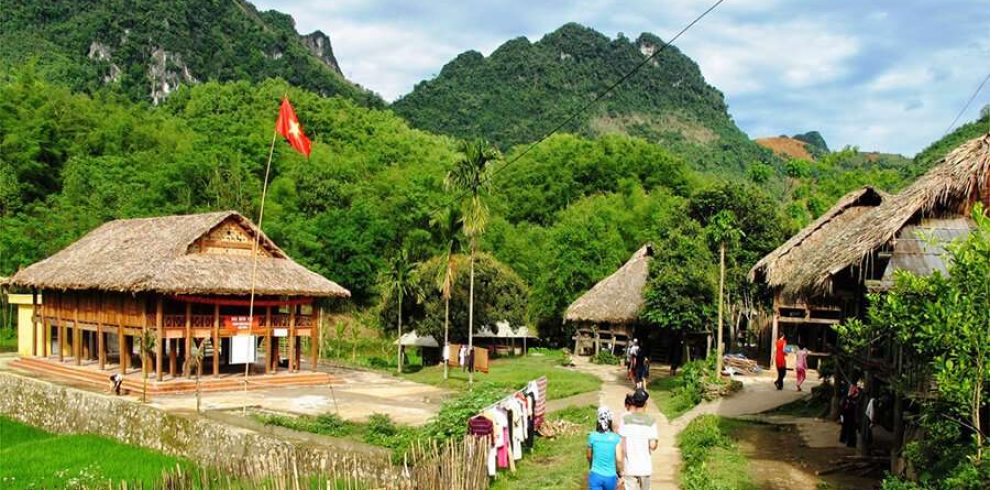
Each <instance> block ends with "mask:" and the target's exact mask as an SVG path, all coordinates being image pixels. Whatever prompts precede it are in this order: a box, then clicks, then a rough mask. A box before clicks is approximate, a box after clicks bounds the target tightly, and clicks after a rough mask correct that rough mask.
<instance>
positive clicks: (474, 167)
mask: <svg viewBox="0 0 990 490" xmlns="http://www.w3.org/2000/svg"><path fill="white" fill-rule="evenodd" d="M501 158H502V155H501V153H500V152H499V151H498V149H497V148H495V147H494V146H492V145H491V144H490V143H488V142H487V141H484V140H480V139H477V140H473V141H465V142H463V143H462V144H461V147H460V153H459V155H458V156H457V160H456V161H455V162H454V168H452V169H450V172H448V173H447V177H446V179H444V185H445V187H446V188H447V190H448V191H453V192H454V193H455V194H456V195H457V197H458V198H459V200H460V205H461V214H462V217H461V223H462V224H463V228H464V235H465V236H467V238H468V243H469V246H470V257H471V260H470V264H471V266H470V267H471V286H470V295H469V299H468V349H472V350H473V349H474V256H475V254H476V253H477V251H478V237H479V236H480V235H481V234H482V233H484V232H485V227H486V226H488V206H487V205H486V204H485V201H484V199H483V198H484V197H485V196H486V195H487V194H488V191H489V190H490V189H491V177H490V174H491V171H492V165H493V163H495V162H497V161H499V160H500V159H501ZM468 384H474V370H473V369H469V370H468Z"/></svg>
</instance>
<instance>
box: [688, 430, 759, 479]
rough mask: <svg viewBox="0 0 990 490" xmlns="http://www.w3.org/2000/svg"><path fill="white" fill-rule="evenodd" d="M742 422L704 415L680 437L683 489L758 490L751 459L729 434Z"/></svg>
mask: <svg viewBox="0 0 990 490" xmlns="http://www.w3.org/2000/svg"><path fill="white" fill-rule="evenodd" d="M741 423H745V422H738V421H735V420H731V419H725V418H722V417H718V416H716V415H702V416H700V417H698V418H696V419H694V420H692V421H691V423H690V424H688V425H687V427H685V428H684V430H683V431H681V433H680V434H678V436H677V445H678V447H680V449H681V459H682V461H683V465H682V466H681V488H683V489H684V490H721V489H726V488H732V489H737V490H755V489H756V486H755V485H754V484H753V480H752V477H751V476H750V474H749V462H748V461H747V459H746V457H745V456H743V454H742V453H741V452H740V451H739V448H738V446H737V445H736V443H735V442H734V441H733V440H732V438H731V437H730V436H729V435H728V433H729V432H730V431H731V430H732V428H733V427H736V426H738V425H739V424H741Z"/></svg>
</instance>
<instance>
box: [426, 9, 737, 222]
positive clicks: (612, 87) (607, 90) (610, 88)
mask: <svg viewBox="0 0 990 490" xmlns="http://www.w3.org/2000/svg"><path fill="white" fill-rule="evenodd" d="M723 2H725V0H717V1H716V2H715V3H713V4H712V6H711V7H708V9H707V10H705V11H704V12H702V13H701V14H700V15H698V16H697V17H695V18H694V20H692V21H691V22H690V23H689V24H687V25H686V26H684V28H683V29H681V30H680V31H678V33H677V34H675V35H674V37H672V38H670V40H669V41H667V42H665V43H663V45H661V46H660V47H659V48H658V49H657V50H656V51H654V52H653V53H652V54H650V55H649V56H647V57H646V58H644V59H643V61H641V62H639V64H637V65H636V66H634V67H633V69H632V70H629V71H628V72H626V73H625V74H624V75H622V76H621V77H620V78H619V79H618V80H616V81H615V82H613V83H612V84H611V85H609V86H608V87H606V88H605V90H603V91H602V92H601V93H599V94H598V95H597V96H596V97H595V98H594V99H591V101H589V102H587V103H585V104H584V105H582V106H581V107H579V108H578V109H577V110H576V111H574V112H573V113H572V114H571V115H570V116H568V117H567V118H566V119H564V120H563V121H562V122H561V123H559V124H557V125H556V126H554V127H553V128H552V129H550V130H549V131H547V132H546V133H544V134H543V136H541V137H540V138H539V139H538V140H536V141H534V142H532V143H530V144H529V145H528V146H527V147H526V148H525V149H524V150H523V151H522V152H521V153H519V154H518V155H516V156H515V157H513V158H512V160H508V161H506V162H505V163H504V164H503V165H502V166H501V167H498V168H496V169H494V170H492V171H491V172H490V173H489V174H488V176H487V180H488V181H491V179H492V178H494V177H495V175H497V174H498V173H499V172H501V171H502V170H505V169H506V168H508V167H509V166H510V165H512V164H513V163H515V162H517V161H519V159H521V158H522V157H523V156H525V155H526V154H527V153H529V152H530V151H531V150H532V149H533V148H536V147H537V146H539V145H540V143H543V142H544V141H546V140H547V138H549V137H551V136H553V135H554V134H556V133H557V131H560V130H561V129H563V128H564V127H566V126H567V125H568V124H570V123H571V122H573V121H574V120H575V119H577V117H578V116H579V115H581V113H583V112H584V111H586V110H587V109H588V108H590V107H591V106H593V105H595V104H596V103H598V101H600V100H602V99H603V98H605V96H606V95H608V94H609V93H611V92H612V91H613V90H615V88H616V87H618V86H619V85H621V84H622V83H623V82H625V81H626V80H628V79H629V78H630V77H632V76H633V75H635V74H636V72H638V71H639V70H640V68H642V67H643V66H645V65H646V64H647V63H649V62H650V61H652V60H653V59H654V58H656V57H657V56H659V55H660V53H663V51H664V50H665V49H667V47H668V46H670V45H672V44H673V43H674V41H677V39H678V38H680V37H681V36H682V35H683V34H684V33H685V32H687V31H688V30H689V29H691V28H692V27H694V25H695V24H697V23H698V22H700V21H701V19H703V18H705V16H707V15H708V14H710V13H711V12H712V11H713V10H715V9H716V8H718V6H719V5H721V4H722V3H723ZM465 197H467V192H466V191H465V192H461V193H459V194H457V195H456V196H455V197H454V199H452V200H451V201H450V202H447V203H445V204H443V205H440V206H437V207H436V208H434V209H433V210H432V211H430V213H429V215H433V214H434V213H436V212H437V211H439V210H440V209H442V208H444V207H446V206H449V205H450V204H453V203H454V202H457V201H458V200H460V199H463V198H465Z"/></svg>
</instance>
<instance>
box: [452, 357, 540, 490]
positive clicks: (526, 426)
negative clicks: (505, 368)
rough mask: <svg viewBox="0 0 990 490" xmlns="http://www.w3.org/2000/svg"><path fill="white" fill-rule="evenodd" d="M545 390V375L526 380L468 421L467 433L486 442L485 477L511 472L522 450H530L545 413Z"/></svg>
mask: <svg viewBox="0 0 990 490" xmlns="http://www.w3.org/2000/svg"><path fill="white" fill-rule="evenodd" d="M546 389H547V379H546V377H545V376H544V377H541V378H539V379H536V380H533V381H530V382H529V383H527V385H526V387H525V388H523V389H522V390H519V391H517V392H515V393H512V394H511V395H508V396H506V397H505V398H502V399H501V400H499V401H498V402H496V403H494V404H492V405H491V406H489V407H488V408H486V409H484V410H482V411H481V413H479V414H478V415H475V416H474V417H471V419H469V420H468V433H469V434H471V435H473V436H475V437H483V438H487V440H488V443H489V449H488V474H489V476H495V473H496V471H497V470H498V469H508V470H509V471H515V470H516V464H515V462H516V461H518V460H520V459H522V457H523V448H529V449H532V447H533V439H534V437H535V436H536V431H537V430H539V428H540V426H541V425H542V424H543V418H544V416H545V413H546Z"/></svg>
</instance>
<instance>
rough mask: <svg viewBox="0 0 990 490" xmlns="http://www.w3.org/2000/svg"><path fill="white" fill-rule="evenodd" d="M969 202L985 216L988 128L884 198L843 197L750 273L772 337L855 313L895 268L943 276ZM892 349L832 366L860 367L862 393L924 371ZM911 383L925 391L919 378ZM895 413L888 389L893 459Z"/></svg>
mask: <svg viewBox="0 0 990 490" xmlns="http://www.w3.org/2000/svg"><path fill="white" fill-rule="evenodd" d="M977 203H983V205H984V209H985V210H986V212H990V133H988V134H985V135H982V136H980V137H978V138H974V139H972V140H970V141H967V142H965V143H963V144H962V145H960V146H959V147H957V148H956V149H954V150H953V151H952V152H950V153H949V154H948V155H946V156H945V158H943V159H942V160H941V161H939V162H938V163H937V164H936V165H935V166H934V167H933V168H932V169H931V170H929V171H928V172H927V173H925V174H924V175H923V176H921V177H920V178H919V179H918V180H916V181H915V182H914V183H912V184H911V185H909V186H908V187H907V188H905V189H904V190H903V191H901V192H900V193H898V194H896V195H894V196H885V195H883V194H881V193H879V192H876V191H873V190H872V189H869V188H865V189H861V190H859V191H856V192H853V193H851V194H849V195H847V196H845V197H844V198H843V199H842V200H840V202H839V203H838V204H837V205H836V206H834V207H833V208H832V209H831V210H829V212H828V213H826V214H825V215H824V216H822V217H821V218H819V220H817V221H815V223H812V224H811V225H810V226H808V227H807V228H805V229H804V230H802V231H801V232H799V233H798V234H797V235H795V236H794V237H793V238H791V239H790V240H788V241H787V242H786V243H784V244H783V245H781V247H779V248H778V249H777V250H775V251H773V252H771V253H770V254H769V255H767V256H766V257H764V258H763V259H762V260H760V261H759V262H758V263H757V264H756V265H755V266H754V267H753V269H752V270H751V271H750V278H751V279H752V280H753V281H756V282H761V283H764V284H766V285H767V286H768V287H769V288H770V289H771V290H772V291H773V298H774V301H773V315H774V320H773V324H774V327H775V332H774V336H776V326H777V325H778V323H779V324H781V325H785V324H787V325H796V326H797V328H799V329H805V328H807V327H808V326H809V325H817V324H825V325H830V324H835V323H838V322H841V321H843V320H845V319H848V318H861V317H863V316H864V315H865V313H866V309H867V307H868V301H867V294H868V293H870V292H878V293H882V292H884V291H886V290H887V289H888V288H890V286H891V285H892V280H891V279H892V276H893V273H894V271H895V270H903V271H910V272H913V273H915V274H919V275H927V274H931V273H932V272H934V271H940V272H942V273H946V271H947V267H946V264H945V261H944V260H945V256H944V249H945V245H947V244H948V243H949V242H951V241H952V240H955V239H958V238H960V237H963V236H965V235H967V234H968V233H969V231H970V230H971V229H972V227H973V226H974V223H973V222H972V219H971V218H970V216H971V214H972V211H973V208H974V206H975V205H976V204H977ZM832 335H833V337H834V333H833V334H832ZM834 341H836V342H839V343H841V342H842V339H841V338H838V339H834ZM900 352H902V349H899V348H898V347H897V346H896V345H891V344H890V343H886V344H883V345H874V346H872V348H870V349H869V350H868V351H867V352H864V353H863V354H862V356H863V357H856V358H849V359H841V360H840V362H838V363H837V366H838V367H839V368H840V371H841V370H842V368H843V365H845V367H846V372H852V371H856V372H859V373H862V374H863V376H864V377H865V378H866V379H867V385H868V386H867V387H868V390H869V394H868V396H871V397H873V396H878V395H879V393H878V391H879V390H880V387H881V386H883V385H884V383H885V378H887V377H888V376H890V375H891V374H892V373H894V372H895V371H896V372H897V373H899V375H902V374H904V373H911V372H918V373H923V372H924V367H923V366H924V365H925V364H926V363H927V361H928V360H927V359H908V358H906V356H902V355H901V354H900ZM915 384H916V385H917V389H918V390H919V392H920V391H926V390H927V380H925V379H920V378H919V379H918V380H917V383H915ZM904 410H905V408H904V400H903V399H902V397H901V393H898V394H897V396H896V397H895V399H894V401H893V407H892V408H891V410H890V412H891V414H890V417H889V420H891V421H892V422H891V424H892V427H893V432H894V436H895V441H894V443H895V448H894V453H895V456H896V454H899V453H898V451H899V448H900V447H902V443H903V440H904V424H903V420H904V419H903V414H904ZM864 432H865V431H864ZM861 447H862V446H861ZM895 459H896V458H895ZM895 469H896V465H895Z"/></svg>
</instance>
